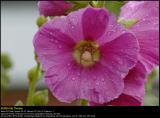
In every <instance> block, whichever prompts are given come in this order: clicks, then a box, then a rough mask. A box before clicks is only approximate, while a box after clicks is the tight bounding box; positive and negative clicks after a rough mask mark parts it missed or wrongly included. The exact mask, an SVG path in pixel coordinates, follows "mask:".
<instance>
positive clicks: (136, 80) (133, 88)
mask: <svg viewBox="0 0 160 118" xmlns="http://www.w3.org/2000/svg"><path fill="white" fill-rule="evenodd" d="M146 78H147V73H146V71H145V67H144V65H143V64H142V63H141V62H138V63H137V64H136V66H135V67H134V68H133V69H131V70H130V71H129V73H128V75H127V76H126V77H125V79H124V83H125V87H124V91H123V94H126V95H129V96H132V97H133V98H135V99H137V100H138V101H139V102H140V103H141V104H142V103H143V99H144V94H145V89H144V88H145V82H146Z"/></svg>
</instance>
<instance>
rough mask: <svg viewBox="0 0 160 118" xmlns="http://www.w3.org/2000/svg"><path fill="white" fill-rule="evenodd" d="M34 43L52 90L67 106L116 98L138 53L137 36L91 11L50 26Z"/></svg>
mask: <svg viewBox="0 0 160 118" xmlns="http://www.w3.org/2000/svg"><path fill="white" fill-rule="evenodd" d="M33 43H34V47H35V51H36V53H37V55H38V59H39V61H40V62H41V64H42V68H43V70H44V71H45V82H46V84H47V86H48V88H49V89H50V91H51V92H52V94H53V95H54V96H55V97H57V98H58V99H59V100H60V101H62V102H68V103H70V102H72V101H74V100H76V99H86V100H89V101H93V102H96V103H105V102H109V101H111V100H113V99H115V98H117V97H118V96H119V95H120V94H121V93H122V91H123V90H124V77H125V76H126V75H127V73H128V71H129V69H131V68H133V67H134V66H135V64H136V62H137V58H138V53H139V46H138V42H137V40H136V38H135V36H134V35H133V34H132V33H131V32H129V31H128V30H126V29H124V28H123V26H121V25H120V24H118V23H117V22H116V18H115V17H114V16H113V15H111V14H109V13H108V12H107V11H106V10H105V9H100V8H90V7H87V8H84V9H80V10H78V11H75V12H72V13H70V14H68V15H67V16H62V17H59V18H56V19H53V20H51V21H49V22H47V23H46V24H44V25H43V26H42V27H41V28H40V29H39V31H38V32H37V33H36V35H35V37H34V42H33Z"/></svg>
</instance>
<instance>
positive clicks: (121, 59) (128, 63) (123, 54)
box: [101, 33, 139, 77]
mask: <svg viewBox="0 0 160 118" xmlns="http://www.w3.org/2000/svg"><path fill="white" fill-rule="evenodd" d="M101 53H102V59H103V58H104V59H105V61H106V64H105V63H103V64H105V65H106V66H111V67H112V69H114V71H115V72H116V71H117V73H121V76H122V77H124V76H125V75H126V74H127V73H128V70H129V69H131V68H133V67H134V66H135V64H136V62H137V59H138V53H139V46H138V42H137V40H136V38H135V37H134V35H132V34H131V33H125V34H122V35H120V36H119V37H117V38H116V39H115V40H112V41H110V42H108V43H106V44H104V45H102V46H101Z"/></svg>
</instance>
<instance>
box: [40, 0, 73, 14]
mask: <svg viewBox="0 0 160 118" xmlns="http://www.w3.org/2000/svg"><path fill="white" fill-rule="evenodd" d="M72 6H73V5H72V4H71V3H69V2H66V1H64V0H59V1H54V0H53V1H39V2H38V8H39V11H40V14H41V15H44V16H60V15H66V11H67V10H69V9H70V8H71V7H72Z"/></svg>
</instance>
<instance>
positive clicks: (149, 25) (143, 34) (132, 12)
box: [120, 1, 159, 73]
mask: <svg viewBox="0 0 160 118" xmlns="http://www.w3.org/2000/svg"><path fill="white" fill-rule="evenodd" d="M120 19H124V20H129V19H135V20H137V23H136V24H134V25H132V26H131V27H129V30H131V31H132V32H133V33H134V34H135V35H136V37H137V39H138V41H139V44H140V56H139V61H140V63H142V64H143V65H144V66H145V70H146V71H147V72H148V73H150V72H151V71H152V69H153V68H154V67H155V66H157V65H159V51H158V50H159V1H141V2H138V1H131V2H128V3H127V4H125V5H124V6H123V7H122V8H121V13H120Z"/></svg>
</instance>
